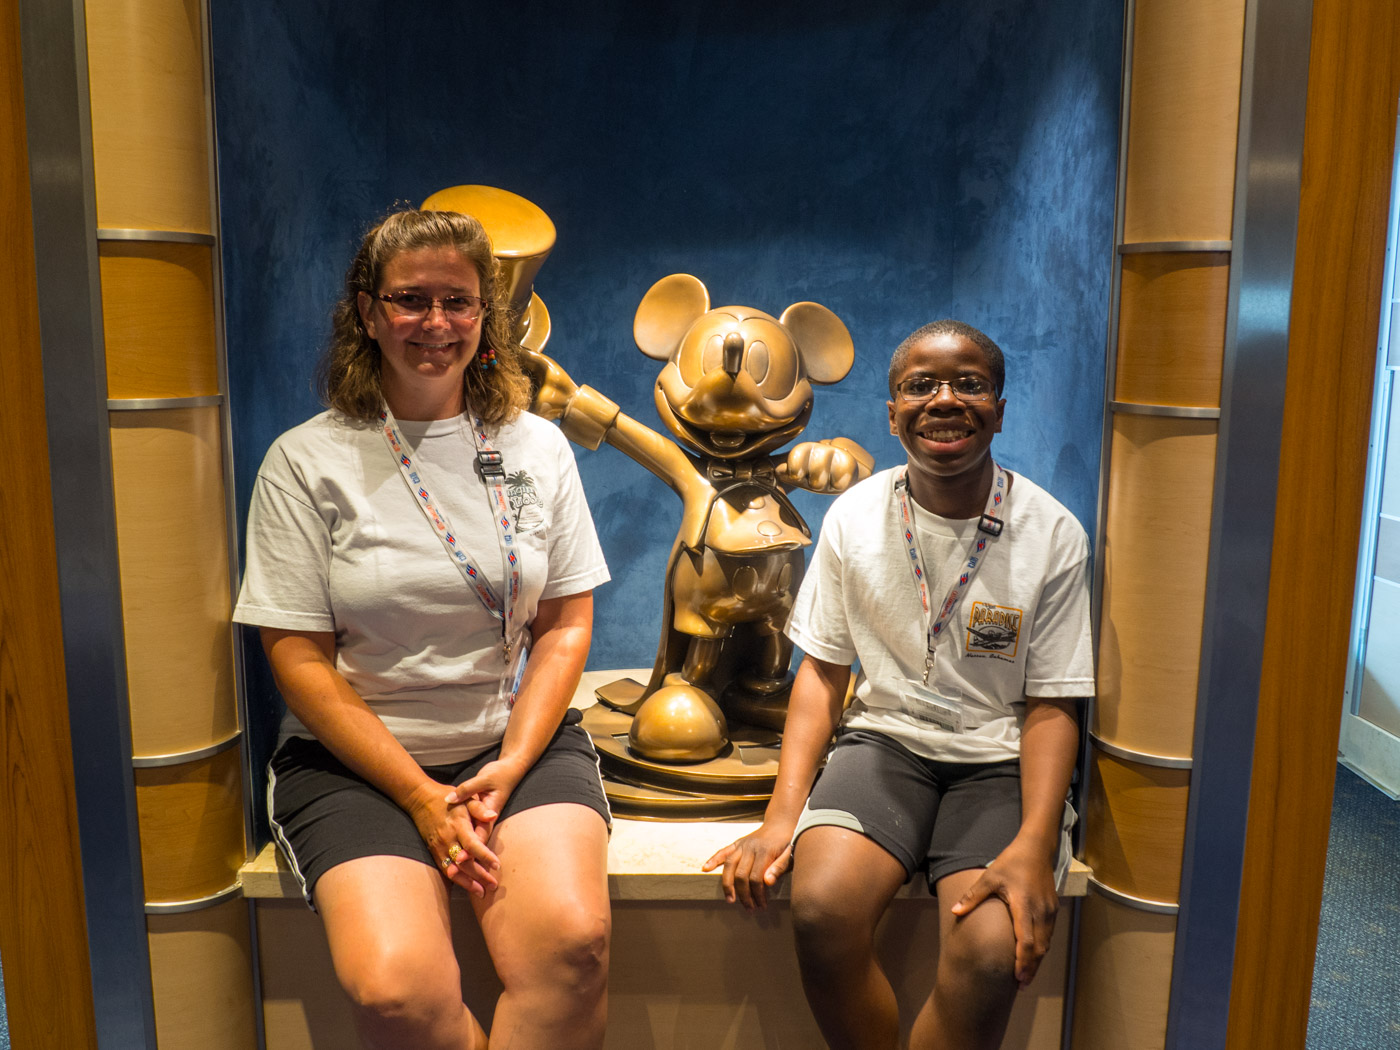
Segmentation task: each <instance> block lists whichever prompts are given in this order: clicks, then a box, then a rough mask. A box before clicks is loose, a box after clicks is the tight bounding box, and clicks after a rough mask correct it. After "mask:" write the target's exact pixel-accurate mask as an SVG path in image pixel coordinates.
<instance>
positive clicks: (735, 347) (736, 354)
mask: <svg viewBox="0 0 1400 1050" xmlns="http://www.w3.org/2000/svg"><path fill="white" fill-rule="evenodd" d="M744 345H745V344H744V335H743V333H742V332H730V333H729V334H728V335H727V336H725V337H724V374H725V375H727V376H728V377H729V378H730V379H733V378H734V377H735V376H737V375H738V374H739V369H740V367H741V366H742V365H743V363H744Z"/></svg>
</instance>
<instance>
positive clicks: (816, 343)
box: [778, 303, 856, 383]
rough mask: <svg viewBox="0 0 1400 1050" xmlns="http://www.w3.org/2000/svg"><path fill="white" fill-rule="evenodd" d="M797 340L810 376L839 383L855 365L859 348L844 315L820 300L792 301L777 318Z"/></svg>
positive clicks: (815, 379) (820, 380)
mask: <svg viewBox="0 0 1400 1050" xmlns="http://www.w3.org/2000/svg"><path fill="white" fill-rule="evenodd" d="M778 320H779V321H781V322H782V323H783V324H784V325H786V326H787V329H788V331H790V332H791V333H792V335H793V338H794V339H796V341H797V349H798V351H799V352H800V353H801V354H802V364H803V366H804V367H805V368H806V369H807V377H808V378H809V379H811V380H812V382H814V383H839V382H840V381H841V380H843V379H845V378H846V373H847V372H849V371H850V370H851V365H853V364H855V360H856V347H855V343H853V342H851V333H850V332H848V331H847V330H846V326H845V325H844V324H842V323H841V318H839V317H837V316H836V315H835V314H834V313H832V312H831V311H830V310H828V309H827V308H826V307H825V306H822V305H821V304H820V303H793V304H792V305H791V306H789V307H788V308H787V309H786V310H784V311H783V316H782V317H780V318H778Z"/></svg>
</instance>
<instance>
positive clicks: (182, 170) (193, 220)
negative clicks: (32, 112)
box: [86, 0, 214, 233]
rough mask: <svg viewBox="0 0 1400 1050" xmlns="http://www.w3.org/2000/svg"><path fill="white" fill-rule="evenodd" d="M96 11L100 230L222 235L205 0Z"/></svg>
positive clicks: (92, 20) (120, 0) (125, 2)
mask: <svg viewBox="0 0 1400 1050" xmlns="http://www.w3.org/2000/svg"><path fill="white" fill-rule="evenodd" d="M86 10H87V46H88V78H89V83H90V91H91V96H92V150H93V170H94V177H95V179H96V182H97V225H98V226H99V227H107V228H111V227H116V228H134V229H151V230H185V231H188V232H191V233H213V232H214V230H213V225H212V222H211V219H210V206H209V205H210V201H209V198H210V193H209V145H208V138H209V136H208V112H207V109H206V99H205V90H204V28H203V25H202V22H201V14H200V3H199V0H101V2H94V3H89V4H88V5H87V7H86Z"/></svg>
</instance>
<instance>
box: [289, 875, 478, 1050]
mask: <svg viewBox="0 0 1400 1050" xmlns="http://www.w3.org/2000/svg"><path fill="white" fill-rule="evenodd" d="M447 889H448V887H447V883H446V881H444V879H443V878H442V876H441V875H439V874H438V873H437V872H436V871H434V870H433V869H432V868H430V867H428V866H427V865H425V864H422V863H420V862H419V861H416V860H409V859H407V858H405V857H362V858H360V859H358V860H352V861H348V862H346V863H344V864H338V865H336V866H335V867H334V868H331V869H330V871H328V872H326V873H325V874H324V875H322V876H321V878H320V879H319V880H318V881H317V883H316V886H315V888H314V892H315V895H316V909H317V911H319V912H320V913H321V918H322V920H323V921H324V922H325V926H326V940H327V941H328V942H329V943H330V949H331V960H332V961H333V962H334V964H335V975H336V977H337V978H338V979H339V980H340V984H341V987H343V988H344V989H345V992H346V994H347V995H349V997H350V1002H351V1003H352V1005H353V1008H354V1012H355V1025H356V1027H357V1029H358V1030H359V1033H360V1038H361V1039H362V1040H364V1042H365V1044H366V1045H367V1046H370V1047H372V1048H374V1050H397V1048H400V1047H408V1046H411V1047H414V1048H415V1050H485V1048H486V1036H485V1035H484V1034H483V1033H482V1030H481V1026H480V1025H479V1024H477V1022H476V1019H475V1018H473V1017H472V1015H471V1013H470V1011H468V1010H467V1008H466V1006H465V1005H463V1003H462V979H461V975H460V971H459V969H458V967H457V956H456V954H455V953H454V951H453V949H452V929H451V924H450V921H449V918H448V911H447Z"/></svg>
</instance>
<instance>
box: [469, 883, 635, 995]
mask: <svg viewBox="0 0 1400 1050" xmlns="http://www.w3.org/2000/svg"><path fill="white" fill-rule="evenodd" d="M552 910H553V909H552ZM515 932H516V933H517V934H518V936H513V937H512V938H511V939H512V941H513V942H514V943H512V944H510V945H507V946H503V947H504V948H505V950H504V952H502V953H501V954H502V955H503V957H502V958H497V959H496V960H495V962H496V969H497V972H498V973H499V975H500V978H501V982H502V983H503V984H504V985H505V986H506V988H507V989H512V988H513V989H516V990H520V991H524V990H525V989H527V988H530V987H545V988H549V989H552V990H559V989H563V988H568V989H573V990H575V991H576V992H578V993H580V994H592V993H598V992H601V990H602V989H603V988H604V987H605V986H606V984H607V974H608V950H609V942H610V940H611V936H612V923H611V920H610V918H609V914H608V910H607V909H606V908H604V909H595V908H589V907H586V906H584V905H581V904H576V905H573V906H569V907H562V908H559V909H557V910H554V914H553V915H551V916H549V917H548V918H547V919H546V920H545V921H543V922H541V923H538V924H536V923H532V924H530V929H529V930H524V929H522V930H519V931H515Z"/></svg>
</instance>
